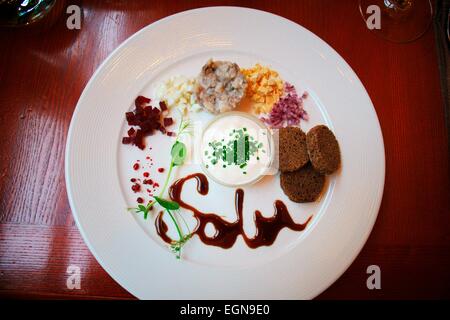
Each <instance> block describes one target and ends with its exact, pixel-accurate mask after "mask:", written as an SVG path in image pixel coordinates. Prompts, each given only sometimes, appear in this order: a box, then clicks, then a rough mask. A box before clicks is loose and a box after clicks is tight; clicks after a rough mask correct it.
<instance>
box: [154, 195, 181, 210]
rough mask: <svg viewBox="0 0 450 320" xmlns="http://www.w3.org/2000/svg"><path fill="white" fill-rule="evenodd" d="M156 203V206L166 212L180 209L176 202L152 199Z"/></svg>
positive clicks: (157, 198)
mask: <svg viewBox="0 0 450 320" xmlns="http://www.w3.org/2000/svg"><path fill="white" fill-rule="evenodd" d="M154 198H155V200H156V202H158V204H159V205H160V206H161V207H163V208H165V209H167V210H178V209H180V205H179V204H178V202H175V201H169V200H166V199H163V198H160V197H156V196H155V197H154Z"/></svg>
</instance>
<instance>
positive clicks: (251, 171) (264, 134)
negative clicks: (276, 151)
mask: <svg viewBox="0 0 450 320" xmlns="http://www.w3.org/2000/svg"><path fill="white" fill-rule="evenodd" d="M256 121H257V120H253V119H251V118H249V117H246V116H242V115H237V114H231V115H226V116H223V117H219V118H217V120H215V121H213V122H212V123H211V124H210V125H209V126H208V127H207V128H206V129H205V131H204V133H203V136H202V139H201V150H200V152H201V158H202V163H203V169H204V170H205V173H206V174H207V175H208V176H209V177H210V178H212V179H214V180H215V181H216V182H219V183H221V184H224V185H228V186H240V185H245V184H248V183H251V182H254V181H256V180H258V178H260V177H261V176H262V175H264V174H265V173H266V172H267V169H268V168H269V167H270V164H271V152H272V150H271V143H270V142H271V140H270V139H271V136H270V132H269V130H268V129H266V128H265V127H264V126H263V125H261V124H259V123H258V122H256ZM243 128H246V129H247V132H248V134H249V136H252V137H253V138H254V139H255V141H256V142H257V143H262V147H261V149H260V150H259V151H258V154H257V155H253V156H250V159H249V160H248V161H247V165H246V166H245V169H242V168H240V167H239V165H235V164H231V165H227V164H226V163H224V162H223V161H222V160H220V161H218V162H217V163H216V164H212V163H211V159H210V158H209V159H208V156H207V154H205V151H207V152H208V154H209V155H210V154H211V147H210V146H209V143H210V142H212V141H221V140H222V139H224V140H225V143H226V142H227V141H229V140H230V139H231V140H232V138H231V137H230V133H231V132H233V129H236V130H239V129H243ZM262 150H264V152H263V151H262ZM257 157H258V158H259V159H258V158H257ZM224 165H226V167H225V168H224V167H223V166H224ZM244 172H245V174H244Z"/></svg>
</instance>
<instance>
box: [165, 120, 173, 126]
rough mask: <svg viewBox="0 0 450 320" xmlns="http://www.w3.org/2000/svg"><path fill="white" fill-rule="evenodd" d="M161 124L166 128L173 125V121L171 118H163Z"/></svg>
mask: <svg viewBox="0 0 450 320" xmlns="http://www.w3.org/2000/svg"><path fill="white" fill-rule="evenodd" d="M163 124H164V127H168V126H170V125H172V124H173V119H172V118H164V119H163Z"/></svg>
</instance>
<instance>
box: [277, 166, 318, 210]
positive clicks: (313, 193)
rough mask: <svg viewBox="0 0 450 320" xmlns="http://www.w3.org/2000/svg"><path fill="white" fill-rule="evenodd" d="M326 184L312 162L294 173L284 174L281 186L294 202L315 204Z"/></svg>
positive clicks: (281, 177) (281, 176)
mask: <svg viewBox="0 0 450 320" xmlns="http://www.w3.org/2000/svg"><path fill="white" fill-rule="evenodd" d="M324 184H325V176H324V175H323V174H320V173H319V172H317V171H316V170H314V168H313V166H312V165H311V163H310V162H308V164H307V165H305V166H304V167H303V168H301V169H299V170H296V171H293V172H282V173H281V175H280V185H281V189H283V191H284V193H285V194H286V195H287V196H288V198H289V199H290V200H291V201H294V202H313V201H316V199H317V198H318V197H319V195H320V193H321V192H322V189H323V186H324Z"/></svg>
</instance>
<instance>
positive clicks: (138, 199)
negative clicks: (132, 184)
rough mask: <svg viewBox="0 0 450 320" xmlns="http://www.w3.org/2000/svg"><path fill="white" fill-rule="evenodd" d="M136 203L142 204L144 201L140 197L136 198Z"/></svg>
mask: <svg viewBox="0 0 450 320" xmlns="http://www.w3.org/2000/svg"><path fill="white" fill-rule="evenodd" d="M136 201H137V202H138V203H144V199H142V198H141V197H139V198H137V199H136Z"/></svg>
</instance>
